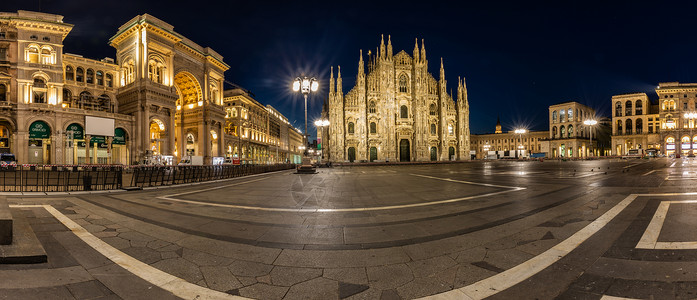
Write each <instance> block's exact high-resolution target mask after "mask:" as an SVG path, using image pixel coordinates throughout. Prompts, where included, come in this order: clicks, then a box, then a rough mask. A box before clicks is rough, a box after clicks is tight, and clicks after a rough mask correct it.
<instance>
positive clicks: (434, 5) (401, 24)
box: [1, 0, 697, 133]
mask: <svg viewBox="0 0 697 300" xmlns="http://www.w3.org/2000/svg"><path fill="white" fill-rule="evenodd" d="M450 2H451V1H442V2H436V1H422V2H408V1H401V2H395V3H385V2H382V1H350V2H348V3H339V2H334V1H323V2H311V1H283V2H278V3H276V2H270V1H186V2H184V1H152V2H145V1H139V0H118V1H75V0H71V1H57V0H44V1H41V3H39V1H37V0H27V1H15V0H10V1H9V2H8V1H7V0H6V1H3V5H2V6H1V7H2V8H1V10H2V11H9V12H14V11H16V10H18V9H23V10H33V11H42V12H46V13H55V14H60V15H63V16H65V18H64V21H65V22H66V23H71V24H74V25H75V27H74V29H73V31H72V32H71V33H70V34H69V35H68V38H67V39H66V40H65V48H64V51H65V52H67V53H75V54H81V55H84V56H85V57H89V58H95V59H99V58H103V57H105V56H108V57H114V56H115V51H114V49H113V48H112V47H110V46H109V45H108V44H107V42H108V39H109V38H110V37H111V36H113V35H114V34H115V33H116V30H117V28H118V27H119V26H121V25H122V24H123V23H125V22H126V21H128V20H130V19H131V18H132V17H134V16H136V15H139V14H143V13H149V14H151V15H153V16H155V17H157V18H160V19H162V20H164V21H165V22H167V23H170V24H172V25H173V26H174V30H175V31H177V32H178V33H180V34H182V35H184V36H186V37H187V38H189V39H191V40H193V41H194V42H196V43H198V44H199V45H201V46H203V47H211V48H213V49H214V50H215V51H217V52H218V53H220V54H221V55H223V57H224V61H225V62H226V63H227V64H229V65H230V69H229V70H228V71H227V72H226V73H225V78H226V80H228V81H230V82H234V83H236V84H238V85H240V86H242V87H245V88H246V89H248V90H250V91H252V92H253V93H254V94H255V95H256V99H257V100H259V101H260V102H261V103H263V104H271V105H272V106H274V107H275V108H277V109H278V110H280V111H281V113H283V114H284V115H285V116H286V117H288V118H289V119H290V121H291V123H293V124H294V125H295V126H296V127H298V128H302V127H303V122H304V121H303V120H304V119H303V118H304V115H303V101H302V97H301V96H300V95H297V94H293V93H291V92H290V87H291V82H292V80H293V78H294V77H295V76H298V75H300V74H307V75H310V76H315V77H317V78H318V79H320V80H321V81H320V92H319V93H317V94H315V95H314V96H311V99H310V101H309V104H308V106H309V110H310V111H309V119H310V122H312V121H313V120H314V119H316V118H318V117H319V114H320V110H321V106H322V102H323V100H324V98H325V97H327V93H328V86H327V82H328V79H329V67H330V66H332V65H333V66H336V65H341V66H342V71H343V72H342V76H343V79H344V92H345V93H346V92H348V91H349V90H350V89H351V87H352V86H353V85H354V83H355V76H356V71H357V62H358V53H359V49H364V52H367V50H369V49H375V48H376V47H377V46H379V43H380V34H385V38H387V34H390V35H392V44H393V47H394V49H395V51H394V52H395V54H396V53H397V52H399V50H405V51H407V53H409V54H410V55H411V52H412V49H413V47H414V38H419V40H420V39H422V38H423V39H425V41H426V52H427V56H428V59H429V62H430V64H429V71H430V72H431V73H432V74H434V76H435V77H436V78H438V68H439V61H440V57H443V58H444V60H445V74H446V79H447V80H448V82H449V84H448V89H449V90H450V89H452V90H453V91H456V89H457V77H458V76H464V77H466V79H467V88H468V93H469V94H468V95H469V103H470V120H471V121H470V126H471V131H472V133H488V132H493V130H494V125H495V123H496V118H497V117H500V118H501V124H502V125H503V127H504V130H511V129H512V128H514V127H518V126H520V127H527V128H528V129H531V130H547V128H548V124H547V106H549V105H550V104H555V103H560V102H566V101H578V102H581V103H583V104H586V105H589V106H591V107H593V108H595V109H596V111H597V112H598V114H599V115H601V116H610V97H611V96H612V95H616V94H622V93H632V92H645V93H647V94H649V97H650V98H652V99H654V98H656V96H655V93H654V92H653V89H654V88H655V86H656V85H657V84H658V83H659V82H668V81H680V82H696V81H697V60H696V59H695V58H696V57H695V53H696V50H697V35H695V32H697V31H696V30H695V29H697V13H695V12H696V10H695V8H696V7H695V6H697V4H693V3H689V2H686V3H678V2H675V3H670V2H667V1H661V2H658V1H654V2H642V1H612V2H610V1H608V2H607V3H606V2H590V1H554V2H537V1H512V2H510V3H506V2H504V1H473V2H476V4H475V3H472V4H453V3H450ZM484 2H487V3H484ZM357 3H359V4H357ZM312 127H314V126H312ZM313 129H314V128H313Z"/></svg>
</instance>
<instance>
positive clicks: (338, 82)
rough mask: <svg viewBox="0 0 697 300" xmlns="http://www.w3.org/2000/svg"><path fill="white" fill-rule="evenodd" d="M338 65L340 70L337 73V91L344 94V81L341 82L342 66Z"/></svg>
mask: <svg viewBox="0 0 697 300" xmlns="http://www.w3.org/2000/svg"><path fill="white" fill-rule="evenodd" d="M338 67H339V71H338V72H337V73H336V93H337V94H339V95H342V96H343V95H344V94H343V89H342V86H343V83H342V82H341V66H338Z"/></svg>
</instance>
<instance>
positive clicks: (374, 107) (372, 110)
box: [368, 101, 377, 114]
mask: <svg viewBox="0 0 697 300" xmlns="http://www.w3.org/2000/svg"><path fill="white" fill-rule="evenodd" d="M376 112H377V105H375V101H370V104H369V105H368V113H371V114H374V113H376Z"/></svg>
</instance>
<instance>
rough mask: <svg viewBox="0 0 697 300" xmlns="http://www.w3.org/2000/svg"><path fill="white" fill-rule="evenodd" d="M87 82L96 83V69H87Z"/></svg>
mask: <svg viewBox="0 0 697 300" xmlns="http://www.w3.org/2000/svg"><path fill="white" fill-rule="evenodd" d="M85 79H86V80H85V82H86V83H94V70H92V69H87V76H85Z"/></svg>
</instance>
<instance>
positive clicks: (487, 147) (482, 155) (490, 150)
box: [470, 120, 549, 159]
mask: <svg viewBox="0 0 697 300" xmlns="http://www.w3.org/2000/svg"><path fill="white" fill-rule="evenodd" d="M470 139H471V151H472V153H473V155H474V157H475V158H476V159H496V158H502V157H516V156H517V157H529V156H530V155H531V154H533V153H542V152H546V151H547V149H548V148H549V131H547V130H545V131H526V132H525V133H522V134H518V133H515V130H509V131H508V132H505V133H504V132H503V130H502V128H501V122H500V121H499V120H496V127H495V130H494V133H487V134H472V135H471V136H470ZM543 150H544V151H543ZM516 151H517V152H518V153H517V155H516Z"/></svg>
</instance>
